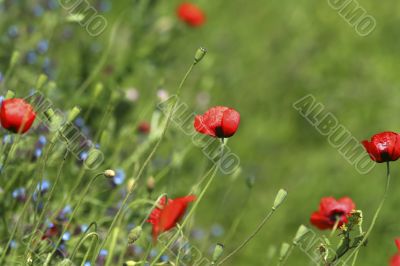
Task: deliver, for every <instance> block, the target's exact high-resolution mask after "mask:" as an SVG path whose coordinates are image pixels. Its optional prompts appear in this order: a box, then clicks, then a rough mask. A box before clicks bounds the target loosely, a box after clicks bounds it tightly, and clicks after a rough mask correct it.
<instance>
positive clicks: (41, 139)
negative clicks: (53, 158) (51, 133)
mask: <svg viewBox="0 0 400 266" xmlns="http://www.w3.org/2000/svg"><path fill="white" fill-rule="evenodd" d="M38 142H39V144H40V145H42V146H44V145H46V143H47V138H46V137H45V136H44V135H40V136H39V140H38Z"/></svg>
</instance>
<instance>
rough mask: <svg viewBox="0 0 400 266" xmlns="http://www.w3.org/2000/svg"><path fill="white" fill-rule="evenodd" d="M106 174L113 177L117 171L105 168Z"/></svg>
mask: <svg viewBox="0 0 400 266" xmlns="http://www.w3.org/2000/svg"><path fill="white" fill-rule="evenodd" d="M104 176H105V177H107V178H113V177H115V171H114V170H111V169H108V170H105V171H104Z"/></svg>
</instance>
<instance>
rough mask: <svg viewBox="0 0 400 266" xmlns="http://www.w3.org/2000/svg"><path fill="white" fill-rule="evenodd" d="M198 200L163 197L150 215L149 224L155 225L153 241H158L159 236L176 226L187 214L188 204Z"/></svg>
mask: <svg viewBox="0 0 400 266" xmlns="http://www.w3.org/2000/svg"><path fill="white" fill-rule="evenodd" d="M195 200H196V196H194V195H190V196H186V197H182V198H176V199H168V202H167V203H166V202H165V201H166V197H163V198H162V199H161V200H160V201H159V202H158V205H159V206H158V207H156V208H155V209H154V210H153V211H152V212H151V214H150V216H149V219H148V220H147V222H149V223H151V224H152V225H153V232H152V233H153V240H154V241H156V240H157V237H158V235H159V234H161V233H162V232H165V231H168V230H170V229H172V228H174V227H175V226H176V224H177V223H178V222H179V220H180V219H181V218H182V216H183V215H184V214H185V211H186V208H187V206H188V204H189V203H190V202H192V201H195Z"/></svg>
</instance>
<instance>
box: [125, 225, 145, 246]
mask: <svg viewBox="0 0 400 266" xmlns="http://www.w3.org/2000/svg"><path fill="white" fill-rule="evenodd" d="M141 235H142V227H141V226H136V227H135V228H133V229H132V230H131V231H130V232H129V234H128V245H133V244H134V243H135V242H136V241H137V240H138V239H139V238H140V236H141Z"/></svg>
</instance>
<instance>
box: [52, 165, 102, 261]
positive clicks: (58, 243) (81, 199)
mask: <svg viewBox="0 0 400 266" xmlns="http://www.w3.org/2000/svg"><path fill="white" fill-rule="evenodd" d="M103 174H104V173H98V174H96V175H95V176H94V177H93V178H92V179H91V180H90V182H89V184H88V185H87V186H86V189H85V191H84V192H83V193H82V195H81V197H80V198H79V201H78V204H77V205H76V207H75V208H74V210H73V211H72V213H71V216H70V218H69V219H68V222H67V223H66V225H65V226H64V229H63V230H62V232H61V235H60V237H59V238H58V241H57V242H56V244H55V248H54V249H53V251H52V252H51V257H52V256H53V255H54V253H55V252H56V250H57V247H58V246H59V245H60V243H61V241H62V237H63V235H64V234H65V232H66V231H67V230H68V228H69V225H70V224H71V221H72V219H73V217H74V216H75V214H76V212H77V211H78V209H79V207H80V206H81V204H82V201H83V199H84V198H85V197H86V196H87V194H88V192H89V189H90V188H91V187H92V185H93V183H94V181H96V179H97V178H98V177H99V176H102V175H103Z"/></svg>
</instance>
